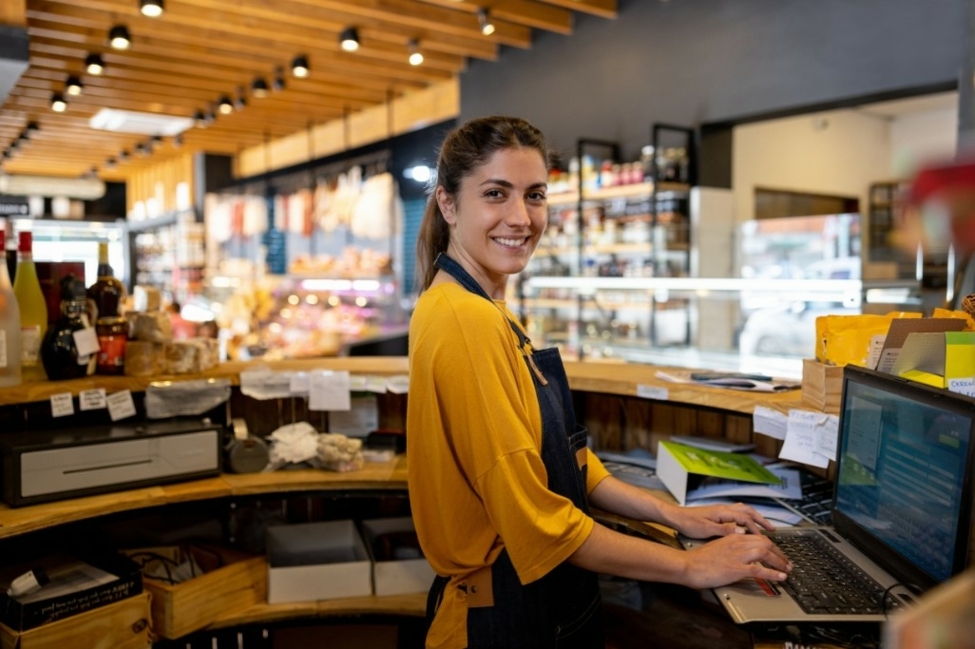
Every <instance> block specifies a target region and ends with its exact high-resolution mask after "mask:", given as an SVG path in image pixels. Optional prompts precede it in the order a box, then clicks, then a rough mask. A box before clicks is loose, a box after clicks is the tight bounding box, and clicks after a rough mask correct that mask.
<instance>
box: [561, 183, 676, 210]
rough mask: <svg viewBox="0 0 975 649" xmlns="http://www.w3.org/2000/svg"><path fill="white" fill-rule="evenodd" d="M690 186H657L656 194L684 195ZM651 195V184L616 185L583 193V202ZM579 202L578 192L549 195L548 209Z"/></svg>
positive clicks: (672, 184)
mask: <svg viewBox="0 0 975 649" xmlns="http://www.w3.org/2000/svg"><path fill="white" fill-rule="evenodd" d="M690 189H691V186H690V185H687V184H684V183H666V182H661V183H658V184H657V194H658V195H659V194H662V193H684V192H688V191H690ZM652 194H653V183H652V182H651V183H634V184H632V185H618V186H616V187H606V188H604V189H594V190H592V191H586V192H584V193H583V200H584V201H605V200H611V199H614V198H639V197H644V196H645V197H648V198H649V197H650V196H651V195H652ZM578 202H579V192H577V191H571V192H563V193H560V194H549V196H548V204H549V207H559V206H564V205H572V204H574V203H578Z"/></svg>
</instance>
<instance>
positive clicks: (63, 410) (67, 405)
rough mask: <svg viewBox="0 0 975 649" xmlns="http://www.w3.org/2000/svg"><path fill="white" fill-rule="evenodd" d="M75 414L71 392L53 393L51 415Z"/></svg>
mask: <svg viewBox="0 0 975 649" xmlns="http://www.w3.org/2000/svg"><path fill="white" fill-rule="evenodd" d="M73 414H74V401H72V400H71V393H70V392H62V393H60V394H52V395H51V416H52V417H67V416H68V415H73Z"/></svg>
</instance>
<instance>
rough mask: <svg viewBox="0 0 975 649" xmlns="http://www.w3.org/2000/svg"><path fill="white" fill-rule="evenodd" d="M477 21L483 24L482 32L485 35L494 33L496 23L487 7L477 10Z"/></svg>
mask: <svg viewBox="0 0 975 649" xmlns="http://www.w3.org/2000/svg"><path fill="white" fill-rule="evenodd" d="M477 22H478V24H480V25H481V33H482V34H484V35H485V36H490V35H491V34H493V33H494V23H492V22H491V18H490V12H489V11H488V9H487V8H486V7H481V8H480V9H478V10H477Z"/></svg>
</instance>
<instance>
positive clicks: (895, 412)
mask: <svg viewBox="0 0 975 649" xmlns="http://www.w3.org/2000/svg"><path fill="white" fill-rule="evenodd" d="M973 426H975V400H973V399H971V398H969V397H965V396H962V395H958V394H954V393H951V392H948V391H947V390H940V389H937V388H932V387H928V386H926V385H922V384H920V383H915V382H912V381H907V380H905V379H900V378H898V377H895V376H892V375H889V374H881V373H879V372H874V371H872V370H866V369H863V368H858V367H847V368H846V369H845V370H844V374H843V396H842V400H841V411H840V416H839V439H838V443H837V467H836V480H835V487H834V492H833V508H832V524H831V525H830V526H810V527H789V528H779V529H777V530H776V532H775V533H773V534H772V535H771V536H772V537H773V539H775V540H776V542H777V543H779V544H780V546H783V547H785V546H788V547H789V548H791V544H792V543H793V542H798V541H802V542H804V543H805V542H812V543H814V544H815V547H813V548H811V549H806V550H803V551H800V550H795V549H786V553H787V554H788V555H789V557H790V559H792V562H793V564H794V565H795V568H794V569H793V573H792V575H790V577H789V580H788V581H787V582H785V583H784V584H780V583H773V582H765V581H763V580H755V579H749V580H744V581H741V582H738V583H736V584H732V585H730V586H726V587H723V588H717V589H715V594H716V596H717V598H718V600H719V601H720V602H721V604H722V605H723V606H724V607H725V609H727V611H728V612H729V614H730V615H731V616H732V618H733V619H734V620H735V621H736V622H738V623H748V622H790V621H793V622H868V621H883V620H884V619H886V617H887V615H888V614H889V613H890V612H891V611H893V610H896V609H899V608H904V607H907V606H910V605H911V604H912V603H913V601H914V595H913V594H912V591H913V592H923V591H925V590H927V589H929V588H931V587H933V586H935V585H937V584H939V583H942V582H944V581H947V580H948V579H950V578H951V577H952V576H954V575H956V574H958V573H959V572H961V571H962V570H963V569H964V568H965V566H966V565H967V562H968V551H969V535H970V532H971V524H972V500H973V496H972V494H973V491H972V472H973V450H975V444H973V440H972V436H973V434H975V431H973ZM797 537H798V538H797ZM704 542H705V541H698V540H693V539H682V543H683V544H684V547H685V548H688V549H689V548H693V547H697V546H698V545H700V544H701V543H704ZM834 551H836V552H835V553H834ZM830 554H838V555H839V558H836V559H835V561H836V562H838V564H840V568H842V569H844V570H845V569H847V568H849V569H852V570H853V572H854V573H858V574H855V575H854V577H853V583H852V584H851V587H852V588H854V590H855V591H863V590H864V589H866V592H859V593H858V594H857V593H853V594H851V593H850V592H846V591H842V590H834V589H833V587H819V586H816V585H814V586H813V587H812V590H808V589H807V590H804V591H801V592H797V589H796V588H795V583H794V582H797V581H798V580H799V579H800V578H801V577H802V576H803V575H806V574H807V573H809V572H810V570H811V567H812V565H813V564H814V563H816V562H820V561H824V560H827V561H828V559H827V555H830ZM840 568H836V569H840ZM870 580H872V581H873V582H875V583H874V584H872V585H867V586H864V584H863V583H860V582H864V581H870ZM790 591H793V592H790Z"/></svg>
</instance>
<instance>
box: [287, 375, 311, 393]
mask: <svg viewBox="0 0 975 649" xmlns="http://www.w3.org/2000/svg"><path fill="white" fill-rule="evenodd" d="M288 387H289V389H290V390H291V394H292V395H302V394H308V374H306V373H305V372H295V373H294V374H292V375H291V379H290V380H289V382H288Z"/></svg>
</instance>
